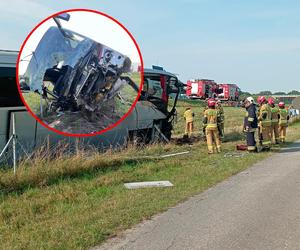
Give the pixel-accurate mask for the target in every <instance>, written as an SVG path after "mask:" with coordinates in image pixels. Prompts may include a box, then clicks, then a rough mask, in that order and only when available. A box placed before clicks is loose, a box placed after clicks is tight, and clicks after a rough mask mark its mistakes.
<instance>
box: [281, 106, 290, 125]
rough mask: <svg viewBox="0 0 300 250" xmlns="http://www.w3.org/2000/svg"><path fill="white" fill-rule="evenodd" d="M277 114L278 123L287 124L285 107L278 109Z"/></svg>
mask: <svg viewBox="0 0 300 250" xmlns="http://www.w3.org/2000/svg"><path fill="white" fill-rule="evenodd" d="M279 114H280V119H279V125H287V117H288V111H287V110H286V109H279Z"/></svg>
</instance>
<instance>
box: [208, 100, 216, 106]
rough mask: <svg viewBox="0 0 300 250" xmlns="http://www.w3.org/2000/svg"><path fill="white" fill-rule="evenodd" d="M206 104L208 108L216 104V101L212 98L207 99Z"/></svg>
mask: <svg viewBox="0 0 300 250" xmlns="http://www.w3.org/2000/svg"><path fill="white" fill-rule="evenodd" d="M207 106H208V107H209V108H213V107H215V106H216V101H215V100H214V99H209V100H208V101H207Z"/></svg>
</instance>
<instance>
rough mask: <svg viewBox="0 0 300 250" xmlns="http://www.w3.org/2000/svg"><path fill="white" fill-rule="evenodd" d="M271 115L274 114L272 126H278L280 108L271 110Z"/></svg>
mask: <svg viewBox="0 0 300 250" xmlns="http://www.w3.org/2000/svg"><path fill="white" fill-rule="evenodd" d="M271 114H272V124H277V123H278V121H279V120H278V114H279V108H278V107H276V106H275V107H274V108H271Z"/></svg>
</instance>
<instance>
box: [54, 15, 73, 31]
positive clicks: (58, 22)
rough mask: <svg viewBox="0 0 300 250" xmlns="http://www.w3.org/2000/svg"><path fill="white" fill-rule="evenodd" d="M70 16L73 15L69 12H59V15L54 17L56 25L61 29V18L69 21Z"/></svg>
mask: <svg viewBox="0 0 300 250" xmlns="http://www.w3.org/2000/svg"><path fill="white" fill-rule="evenodd" d="M70 17H71V16H70V14H68V13H62V14H59V15H57V16H55V17H53V20H54V22H55V23H56V25H57V26H58V28H59V29H61V23H60V20H59V19H61V20H65V21H69V20H70Z"/></svg>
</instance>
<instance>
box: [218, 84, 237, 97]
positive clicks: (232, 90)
mask: <svg viewBox="0 0 300 250" xmlns="http://www.w3.org/2000/svg"><path fill="white" fill-rule="evenodd" d="M239 90H240V89H239V87H238V86H237V85H236V84H227V83H221V84H218V94H217V97H218V98H219V99H220V100H222V101H238V99H239Z"/></svg>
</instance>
